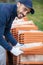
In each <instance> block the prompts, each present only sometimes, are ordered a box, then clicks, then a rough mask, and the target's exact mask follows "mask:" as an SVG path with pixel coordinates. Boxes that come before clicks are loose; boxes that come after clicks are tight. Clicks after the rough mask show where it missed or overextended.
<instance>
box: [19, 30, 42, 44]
mask: <svg viewBox="0 0 43 65" xmlns="http://www.w3.org/2000/svg"><path fill="white" fill-rule="evenodd" d="M18 36H19V37H18V38H19V39H18V40H19V43H32V42H43V32H40V31H38V32H31V31H25V32H22V31H21V33H20V32H19V35H18Z"/></svg>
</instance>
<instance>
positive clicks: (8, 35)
mask: <svg viewBox="0 0 43 65" xmlns="http://www.w3.org/2000/svg"><path fill="white" fill-rule="evenodd" d="M9 22H10V23H8V26H7V27H6V29H5V37H6V39H7V40H8V41H9V42H10V43H11V44H12V45H13V46H14V45H16V44H17V40H16V39H15V38H14V37H13V35H12V34H11V32H10V28H11V24H12V22H11V21H9Z"/></svg>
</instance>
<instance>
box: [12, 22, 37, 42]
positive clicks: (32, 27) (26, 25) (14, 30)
mask: <svg viewBox="0 0 43 65" xmlns="http://www.w3.org/2000/svg"><path fill="white" fill-rule="evenodd" d="M19 30H26V31H27V30H38V27H37V26H36V25H34V24H33V22H32V21H28V23H26V22H24V23H22V24H21V23H19V24H17V23H16V24H14V23H13V25H12V28H11V33H12V35H13V37H14V38H15V39H16V40H17V41H18V31H19Z"/></svg>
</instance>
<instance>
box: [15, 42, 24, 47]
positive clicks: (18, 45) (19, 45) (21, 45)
mask: <svg viewBox="0 0 43 65" xmlns="http://www.w3.org/2000/svg"><path fill="white" fill-rule="evenodd" d="M23 45H24V44H20V43H17V44H16V46H17V47H23Z"/></svg>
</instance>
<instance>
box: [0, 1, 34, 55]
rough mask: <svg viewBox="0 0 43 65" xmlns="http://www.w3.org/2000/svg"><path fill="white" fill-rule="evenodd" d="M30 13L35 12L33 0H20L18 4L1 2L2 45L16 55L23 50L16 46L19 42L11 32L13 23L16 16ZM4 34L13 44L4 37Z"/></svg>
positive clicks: (0, 37)
mask: <svg viewBox="0 0 43 65" xmlns="http://www.w3.org/2000/svg"><path fill="white" fill-rule="evenodd" d="M28 13H32V14H33V13H34V9H33V8H32V0H19V2H18V3H17V4H6V3H0V45H1V46H2V47H4V48H5V49H6V50H7V51H10V52H11V53H12V54H13V55H15V56H18V55H20V54H21V53H23V51H22V50H21V49H20V48H18V47H16V45H18V42H17V41H16V40H15V39H14V38H13V36H12V34H11V33H10V28H11V24H12V21H13V20H14V18H15V17H18V18H19V19H20V18H22V17H24V16H26V15H27V14H28ZM3 35H4V36H5V38H6V39H7V40H8V41H9V42H10V43H11V45H10V44H9V43H8V42H7V41H6V40H5V39H4V38H3Z"/></svg>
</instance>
